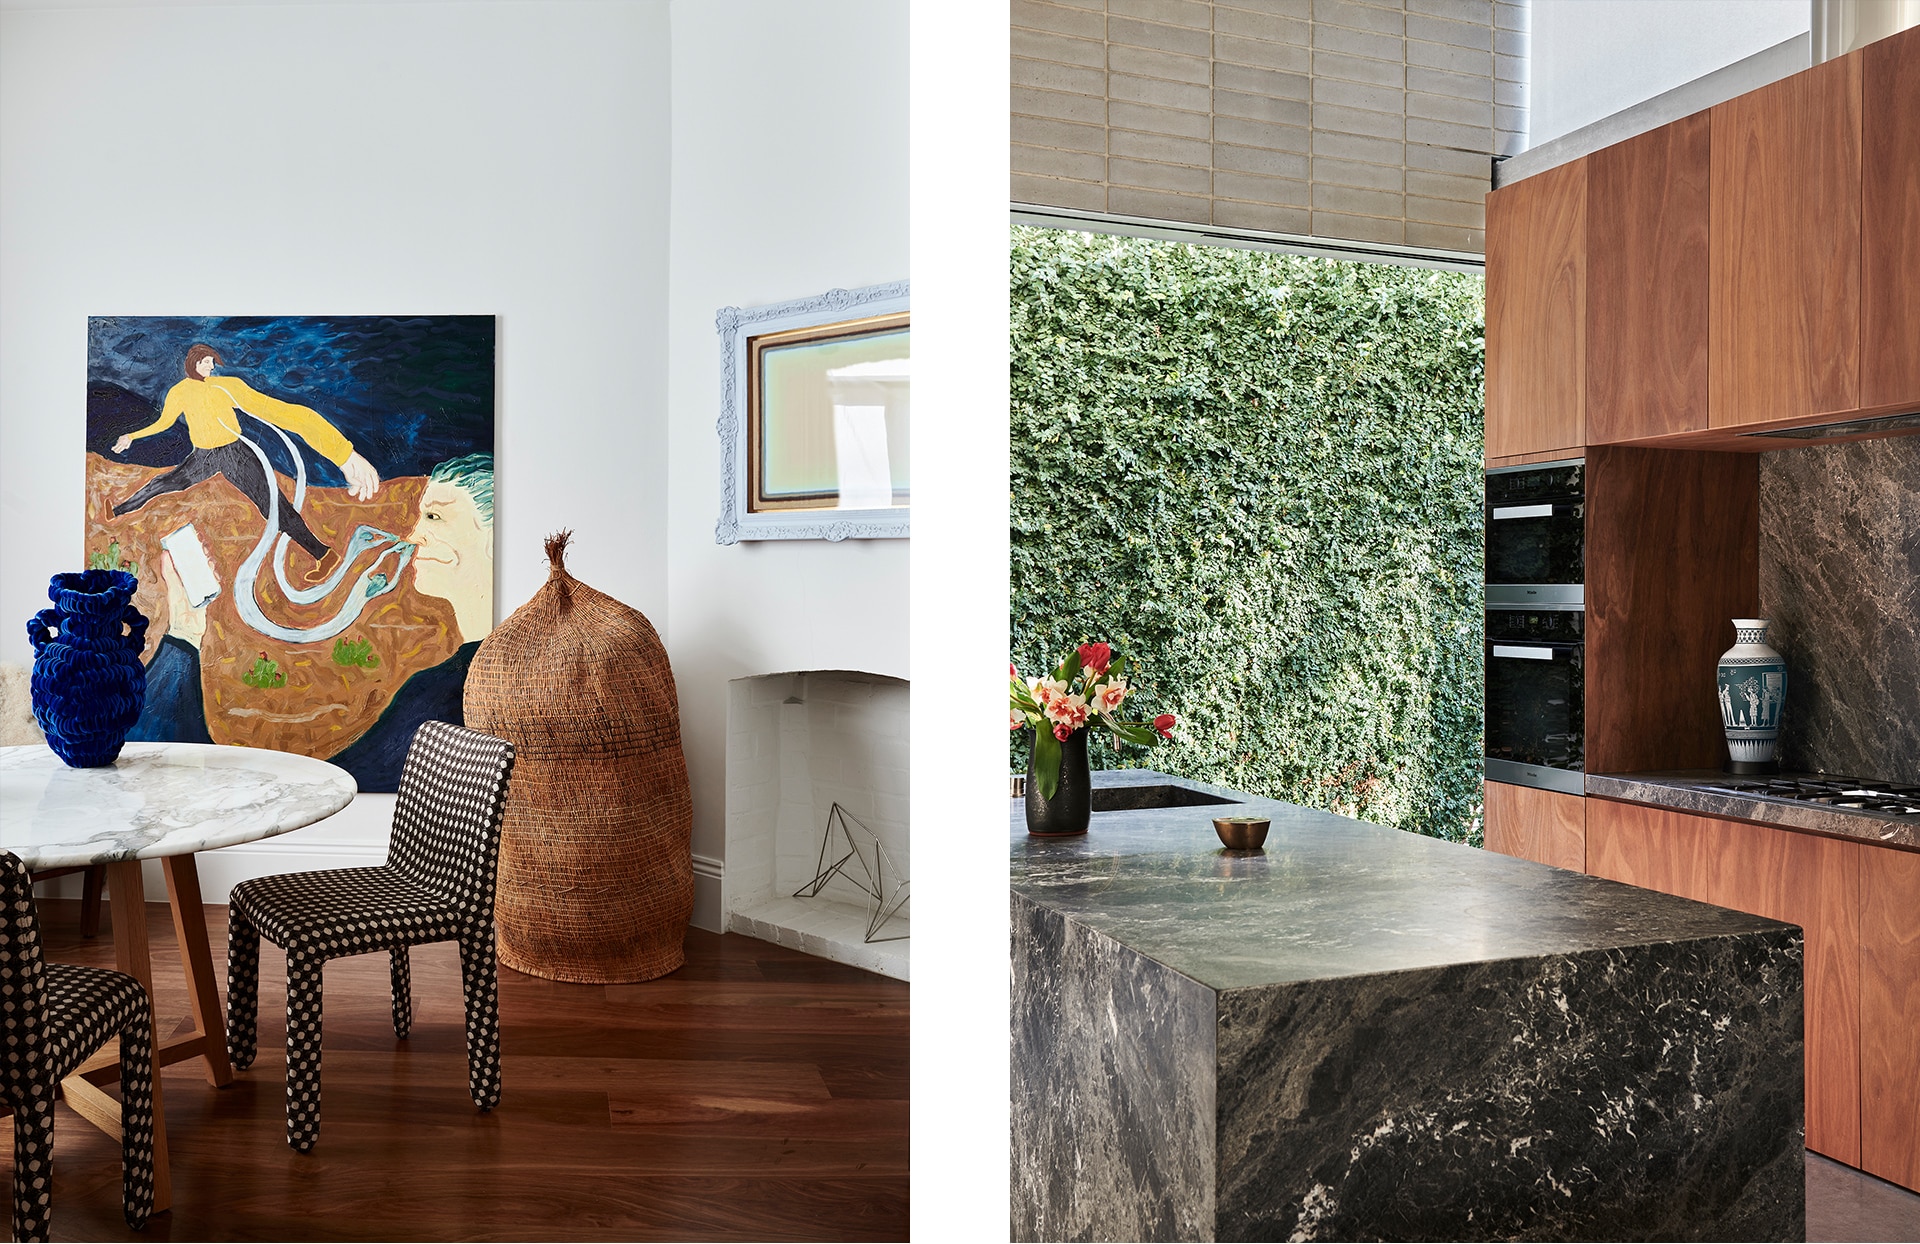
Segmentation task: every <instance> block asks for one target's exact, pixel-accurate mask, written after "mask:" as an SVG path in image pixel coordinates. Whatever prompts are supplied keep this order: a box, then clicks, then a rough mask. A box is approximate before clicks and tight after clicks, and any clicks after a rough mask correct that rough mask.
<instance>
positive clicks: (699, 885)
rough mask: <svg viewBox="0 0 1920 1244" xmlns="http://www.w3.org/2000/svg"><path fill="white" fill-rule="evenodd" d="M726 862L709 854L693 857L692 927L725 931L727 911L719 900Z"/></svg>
mask: <svg viewBox="0 0 1920 1244" xmlns="http://www.w3.org/2000/svg"><path fill="white" fill-rule="evenodd" d="M726 872H727V862H726V861H725V860H717V859H715V858H713V857H712V856H711V855H696V856H694V857H693V922H692V923H693V927H694V928H696V929H705V930H706V931H707V932H709V933H725V932H726V931H727V913H726V909H725V908H724V907H723V906H722V904H721V901H720V894H721V889H720V883H721V881H722V880H723V879H724V878H725V876H726Z"/></svg>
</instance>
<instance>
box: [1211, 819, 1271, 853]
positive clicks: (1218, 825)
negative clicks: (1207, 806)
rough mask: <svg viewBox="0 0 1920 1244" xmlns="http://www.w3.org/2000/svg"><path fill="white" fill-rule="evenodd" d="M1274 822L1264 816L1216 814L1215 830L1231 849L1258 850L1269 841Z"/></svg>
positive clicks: (1214, 820)
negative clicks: (1269, 832)
mask: <svg viewBox="0 0 1920 1244" xmlns="http://www.w3.org/2000/svg"><path fill="white" fill-rule="evenodd" d="M1272 825H1273V822H1272V821H1271V820H1269V819H1268V818H1267V817H1264V816H1216V817H1214V818H1213V832H1214V833H1216V834H1219V835H1220V841H1221V842H1223V843H1225V844H1226V847H1227V849H1228V850H1229V851H1257V850H1259V849H1260V847H1261V846H1262V845H1263V844H1265V842H1266V841H1267V830H1268V829H1269V828H1271V827H1272Z"/></svg>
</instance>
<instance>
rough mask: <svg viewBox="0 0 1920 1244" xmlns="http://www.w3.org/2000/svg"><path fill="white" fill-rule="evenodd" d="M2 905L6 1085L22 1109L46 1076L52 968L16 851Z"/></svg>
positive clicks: (2, 878) (0, 1070)
mask: <svg viewBox="0 0 1920 1244" xmlns="http://www.w3.org/2000/svg"><path fill="white" fill-rule="evenodd" d="M0 902H4V904H5V914H4V918H0V1086H3V1087H4V1091H5V1096H6V1102H7V1105H9V1106H11V1107H12V1108H13V1109H15V1110H19V1109H21V1108H22V1107H23V1106H24V1105H25V1104H26V1101H27V1097H28V1095H29V1094H30V1093H31V1091H32V1086H33V1084H34V1083H36V1082H37V1081H39V1080H41V1079H44V1077H45V1075H46V1071H45V1068H46V1062H47V1049H46V1033H45V1031H44V1030H43V1025H44V1024H45V1023H46V1013H47V969H46V961H45V960H44V959H43V958H42V957H41V954H40V918H39V916H38V915H36V914H35V912H34V908H33V879H32V877H30V876H29V875H28V874H27V869H26V865H24V864H22V863H21V862H20V857H19V856H17V855H15V854H13V853H12V852H11V851H0Z"/></svg>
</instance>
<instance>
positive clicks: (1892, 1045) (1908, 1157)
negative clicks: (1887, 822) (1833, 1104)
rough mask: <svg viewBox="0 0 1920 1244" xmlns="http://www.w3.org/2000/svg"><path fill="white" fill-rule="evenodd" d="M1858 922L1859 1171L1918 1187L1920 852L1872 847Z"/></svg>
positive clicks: (1919, 1134) (1919, 1163)
mask: <svg viewBox="0 0 1920 1244" xmlns="http://www.w3.org/2000/svg"><path fill="white" fill-rule="evenodd" d="M1865 874H1866V875H1865V882H1866V885H1865V891H1866V894H1865V901H1864V903H1863V904H1862V912H1861V917H1860V1098H1861V1109H1860V1166H1861V1167H1862V1168H1863V1169H1865V1170H1868V1171H1871V1172H1873V1173H1874V1174H1875V1175H1878V1176H1880V1177H1881V1178H1882V1179H1890V1180H1892V1181H1893V1182H1894V1183H1897V1184H1902V1185H1905V1186H1906V1187H1908V1188H1913V1189H1917V1190H1920V854H1916V853H1914V852H1911V851H1895V850H1892V849H1884V850H1870V853H1869V854H1868V856H1867V860H1866V869H1865Z"/></svg>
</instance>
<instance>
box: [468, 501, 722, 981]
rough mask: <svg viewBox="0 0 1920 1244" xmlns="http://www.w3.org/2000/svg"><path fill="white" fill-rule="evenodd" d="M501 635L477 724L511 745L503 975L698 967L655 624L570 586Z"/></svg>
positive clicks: (503, 862) (479, 670)
mask: <svg viewBox="0 0 1920 1244" xmlns="http://www.w3.org/2000/svg"><path fill="white" fill-rule="evenodd" d="M568 539H569V533H567V532H561V533H560V534H559V535H557V536H553V537H550V538H549V539H548V540H547V558H548V560H549V562H550V563H551V565H550V566H549V569H548V575H547V582H546V584H545V586H543V587H542V588H541V589H540V590H539V591H538V592H536V593H535V594H534V597H533V599H532V600H530V601H528V602H527V603H526V604H524V605H522V606H521V607H520V608H519V609H517V610H515V611H514V614H513V616H512V617H510V618H508V619H507V620H506V621H505V622H504V623H502V624H501V625H500V627H499V629H498V630H496V631H494V632H493V634H492V635H489V636H488V637H487V639H486V641H485V642H484V643H482V644H481V645H480V650H479V651H478V652H477V653H475V654H474V658H473V666H472V668H471V669H470V670H468V672H467V690H466V714H467V725H468V726H470V727H472V728H473V729H475V730H484V731H486V732H487V733H488V734H492V735H496V736H498V737H499V738H503V739H506V740H508V741H509V742H511V743H512V744H513V745H514V749H515V753H516V756H515V760H514V768H513V785H512V787H511V788H510V789H509V791H508V793H507V816H506V823H505V824H504V826H503V827H502V829H501V834H500V881H499V891H498V894H497V896H496V898H495V900H494V919H495V922H496V923H497V924H498V925H499V929H500V961H501V962H502V963H504V964H506V965H507V966H508V967H510V968H514V969H517V970H518V971H521V972H529V973H531V974H533V975H535V976H544V977H547V978H548V979H550V980H563V981H584V982H588V983H593V984H608V983H611V982H614V981H641V980H651V979H653V978H654V977H656V976H663V975H665V974H666V973H668V972H671V971H673V970H674V969H675V968H677V967H679V966H680V965H681V964H682V963H684V962H686V952H685V947H684V943H685V941H686V933H687V920H688V918H689V917H690V916H691V915H692V914H693V855H692V833H693V800H692V797H691V795H690V794H689V792H688V789H687V762H686V757H685V754H684V753H683V752H682V751H681V749H680V705H679V700H678V699H677V697H676V696H675V694H674V689H673V671H672V670H671V669H670V668H669V667H668V665H667V650H666V648H665V647H663V646H662V645H661V643H660V636H659V635H658V634H656V633H655V632H654V629H653V624H652V623H650V622H648V621H647V619H646V617H645V616H644V615H643V614H641V613H640V612H639V611H638V610H635V609H630V608H628V607H627V606H626V605H623V604H621V603H620V602H619V601H617V600H615V599H613V597H611V596H608V595H606V594H605V593H603V592H596V591H594V590H593V589H592V588H590V587H588V586H587V585H586V584H584V583H581V582H579V581H578V580H576V579H575V578H574V577H573V576H572V575H570V574H568V573H567V568H566V566H565V565H564V564H562V557H563V555H564V553H565V551H566V546H567V540H568Z"/></svg>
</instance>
